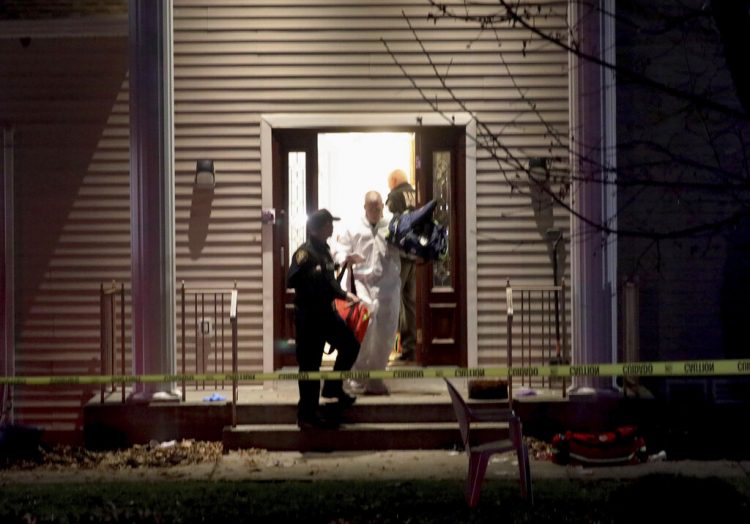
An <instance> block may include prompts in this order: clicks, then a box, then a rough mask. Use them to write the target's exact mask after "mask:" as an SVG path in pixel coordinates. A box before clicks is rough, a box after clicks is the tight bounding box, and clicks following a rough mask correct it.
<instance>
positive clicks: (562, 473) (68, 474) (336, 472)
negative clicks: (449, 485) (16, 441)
mask: <svg viewBox="0 0 750 524" xmlns="http://www.w3.org/2000/svg"><path fill="white" fill-rule="evenodd" d="M467 464H468V460H467V457H466V455H465V454H464V453H459V452H456V451H383V452H346V453H344V452H334V453H304V454H303V453H298V452H273V453H269V452H266V451H264V450H247V451H239V452H231V453H228V454H225V455H223V456H222V457H221V458H220V459H219V460H218V461H216V462H206V463H201V464H194V465H187V466H175V467H168V468H134V469H130V468H128V469H119V470H113V469H110V468H106V467H101V466H100V467H99V468H97V469H90V470H88V469H71V468H66V469H59V470H55V469H50V468H36V469H33V470H23V471H7V470H6V471H1V470H0V485H3V484H9V483H14V484H15V483H38V482H55V483H56V482H113V481H133V482H143V481H148V482H153V481H162V480H171V481H174V480H209V481H239V480H246V481H267V480H304V481H310V480H315V481H321V480H373V481H377V480H404V481H405V480H412V479H431V480H451V479H455V480H460V481H463V480H465V478H466V471H467ZM531 472H532V477H533V479H534V480H537V481H538V480H542V479H559V480H571V481H574V480H578V479H580V480H583V479H589V480H590V479H617V478H620V479H627V478H634V477H638V476H644V475H649V474H657V473H658V474H671V475H685V476H693V477H720V478H741V477H750V461H742V462H735V461H708V462H704V461H677V462H669V461H659V462H649V463H645V464H640V465H635V466H621V467H604V468H582V467H578V466H559V465H556V464H552V463H551V462H548V461H542V460H532V462H531ZM517 475H518V469H517V464H516V462H515V455H514V454H513V453H508V454H504V455H496V456H494V457H493V458H492V459H491V461H490V464H489V467H488V469H487V475H486V478H487V479H505V478H507V479H516V478H517Z"/></svg>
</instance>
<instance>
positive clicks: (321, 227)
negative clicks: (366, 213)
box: [287, 209, 359, 429]
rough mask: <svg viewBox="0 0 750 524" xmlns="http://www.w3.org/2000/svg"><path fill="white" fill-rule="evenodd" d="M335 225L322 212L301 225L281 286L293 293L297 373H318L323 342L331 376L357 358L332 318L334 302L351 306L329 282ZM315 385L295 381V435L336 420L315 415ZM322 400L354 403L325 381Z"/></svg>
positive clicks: (347, 333)
mask: <svg viewBox="0 0 750 524" xmlns="http://www.w3.org/2000/svg"><path fill="white" fill-rule="evenodd" d="M334 220H339V219H338V217H334V216H332V215H331V213H330V212H329V211H328V210H327V209H320V210H318V211H315V212H314V213H312V214H311V215H310V216H309V217H308V219H307V236H308V240H307V242H305V243H304V244H302V245H301V246H300V247H299V248H298V249H297V251H295V252H294V255H293V256H292V262H291V265H290V267H289V274H288V275H287V286H288V287H291V288H294V290H295V296H294V317H295V319H294V320H295V328H296V342H297V363H298V364H299V370H300V371H301V372H302V371H319V370H320V361H321V359H322V358H323V348H324V346H325V343H326V342H328V343H329V344H330V345H331V347H335V348H336V349H337V351H338V354H337V357H336V362H335V364H334V366H333V370H334V371H347V370H349V369H351V367H352V364H354V361H355V360H356V358H357V354H358V353H359V342H358V341H357V339H356V338H355V336H354V333H352V331H351V330H350V329H349V327H348V326H347V325H346V324H345V323H344V320H343V319H342V318H341V317H340V316H339V315H338V313H337V312H336V309H335V307H334V304H333V299H334V298H342V299H347V300H350V301H352V302H357V301H358V299H357V297H356V295H353V294H352V293H348V292H346V291H344V290H343V289H342V288H341V286H340V285H339V283H338V282H337V281H336V278H335V276H334V264H333V258H332V257H331V253H330V249H329V247H328V244H327V243H326V240H328V239H329V238H330V237H331V235H332V234H333V221H334ZM319 394H320V383H319V382H315V381H309V380H300V381H299V404H298V405H297V425H298V426H299V427H300V428H301V429H310V428H316V427H318V428H330V427H335V426H336V425H337V421H336V420H326V419H325V418H323V417H321V416H320V414H319V413H318V401H319ZM322 394H323V396H324V397H327V398H335V399H337V400H338V404H337V405H338V407H339V408H346V407H349V406H351V405H352V404H354V402H355V400H356V397H352V396H350V395H348V394H346V393H345V392H344V389H343V387H342V381H341V380H327V381H326V382H325V384H324V385H323V393H322Z"/></svg>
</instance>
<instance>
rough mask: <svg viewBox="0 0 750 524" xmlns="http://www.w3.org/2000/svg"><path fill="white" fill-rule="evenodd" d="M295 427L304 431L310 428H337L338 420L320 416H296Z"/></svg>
mask: <svg viewBox="0 0 750 524" xmlns="http://www.w3.org/2000/svg"><path fill="white" fill-rule="evenodd" d="M297 427H299V429H301V430H303V431H305V430H310V429H338V427H339V422H338V421H337V420H330V419H327V418H322V417H318V416H316V417H297Z"/></svg>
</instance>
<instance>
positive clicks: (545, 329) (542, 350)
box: [505, 279, 570, 401]
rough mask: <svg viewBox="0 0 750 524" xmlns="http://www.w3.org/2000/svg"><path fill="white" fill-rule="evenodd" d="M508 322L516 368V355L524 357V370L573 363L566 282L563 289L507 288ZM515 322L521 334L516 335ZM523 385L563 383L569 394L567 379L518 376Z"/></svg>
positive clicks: (510, 354) (510, 360)
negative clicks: (569, 346)
mask: <svg viewBox="0 0 750 524" xmlns="http://www.w3.org/2000/svg"><path fill="white" fill-rule="evenodd" d="M505 298H506V319H507V335H508V338H507V351H508V353H507V360H508V366H513V362H514V355H516V356H520V358H521V362H520V364H521V367H524V366H543V365H548V364H552V363H557V364H563V363H570V354H569V353H570V352H569V349H568V329H567V325H568V323H567V316H566V310H567V308H566V306H565V304H566V301H565V280H564V279H563V281H562V283H561V285H559V286H530V285H527V286H512V287H511V285H510V280H508V281H507V284H506V288H505ZM514 323H517V324H518V326H519V327H520V332H514ZM516 379H517V380H520V382H521V385H522V386H529V387H542V388H544V387H548V388H550V389H551V388H553V387H556V383H555V382H560V383H561V388H562V395H563V397H565V396H566V394H567V385H568V384H567V380H566V379H565V378H559V379H556V378H552V377H544V376H542V377H531V376H526V375H521V376H520V377H516ZM508 398H509V400H510V401H512V400H513V377H508Z"/></svg>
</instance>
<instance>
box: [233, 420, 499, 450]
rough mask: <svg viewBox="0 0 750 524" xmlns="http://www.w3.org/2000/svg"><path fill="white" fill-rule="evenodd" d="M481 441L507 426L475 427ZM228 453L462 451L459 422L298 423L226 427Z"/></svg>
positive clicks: (487, 425)
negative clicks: (328, 426) (309, 427)
mask: <svg viewBox="0 0 750 524" xmlns="http://www.w3.org/2000/svg"><path fill="white" fill-rule="evenodd" d="M472 434H475V435H476V438H477V441H478V442H487V441H490V440H499V439H506V438H508V434H509V433H508V425H507V424H501V423H478V424H475V425H472ZM222 441H223V444H224V449H225V450H231V449H247V448H262V449H267V450H269V451H369V450H388V449H461V447H462V445H461V434H460V432H459V429H458V423H457V422H422V423H414V422H409V423H356V424H343V425H342V426H341V427H339V428H338V429H312V430H304V431H302V430H300V429H299V428H298V427H297V425H296V424H245V425H238V426H237V427H235V428H232V427H231V426H227V427H225V428H224V432H223V439H222Z"/></svg>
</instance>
